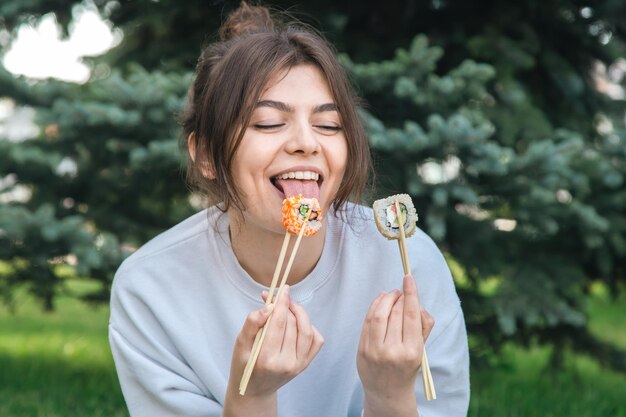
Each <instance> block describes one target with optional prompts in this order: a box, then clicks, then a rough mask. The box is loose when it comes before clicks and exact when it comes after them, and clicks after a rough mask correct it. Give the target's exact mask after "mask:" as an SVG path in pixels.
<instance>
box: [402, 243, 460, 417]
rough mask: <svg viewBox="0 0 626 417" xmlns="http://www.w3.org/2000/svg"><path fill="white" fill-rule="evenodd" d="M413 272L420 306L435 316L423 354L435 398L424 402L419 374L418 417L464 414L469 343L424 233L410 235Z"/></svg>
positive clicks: (439, 260)
mask: <svg viewBox="0 0 626 417" xmlns="http://www.w3.org/2000/svg"><path fill="white" fill-rule="evenodd" d="M414 239H415V240H416V242H414V243H417V245H416V246H413V249H414V251H413V253H412V257H413V259H414V260H415V265H414V267H413V273H414V276H415V277H416V282H417V286H418V288H419V291H420V301H421V303H422V306H423V307H424V308H426V310H428V312H429V313H430V314H431V315H432V316H433V317H434V319H435V327H434V328H433V330H432V332H431V334H430V337H429V338H428V340H427V341H426V353H427V355H428V362H429V365H430V370H431V372H432V375H433V383H434V385H435V391H436V393H437V399H435V400H432V401H427V400H426V397H425V396H424V387H423V384H422V378H421V375H419V376H418V380H417V384H416V393H417V397H416V398H417V403H418V409H419V414H420V417H444V416H445V417H461V416H463V417H464V416H466V415H467V411H468V407H469V397H470V381H469V346H468V340H467V330H466V327H465V319H464V316H463V310H462V308H461V302H460V300H459V297H458V295H457V292H456V288H455V285H454V280H453V279H452V274H451V273H450V269H449V268H448V264H447V262H446V260H445V258H444V257H443V254H442V253H441V251H440V250H439V249H438V248H437V246H436V245H435V244H434V242H433V241H432V240H431V239H430V238H429V237H428V236H426V235H425V234H419V235H418V236H416V237H415V238H414Z"/></svg>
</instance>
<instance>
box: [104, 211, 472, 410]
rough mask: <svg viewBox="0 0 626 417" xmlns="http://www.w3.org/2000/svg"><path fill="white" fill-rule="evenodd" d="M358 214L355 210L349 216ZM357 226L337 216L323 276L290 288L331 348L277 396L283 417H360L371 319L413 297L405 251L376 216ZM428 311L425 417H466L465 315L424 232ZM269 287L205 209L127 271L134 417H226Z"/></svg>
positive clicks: (116, 300)
mask: <svg viewBox="0 0 626 417" xmlns="http://www.w3.org/2000/svg"><path fill="white" fill-rule="evenodd" d="M350 209H351V210H352V209H355V207H354V206H350ZM356 211H357V212H358V213H361V216H355V215H353V216H352V220H351V221H350V224H347V223H346V222H344V221H343V220H341V219H339V218H337V217H335V216H333V215H329V216H327V221H326V227H328V230H327V233H326V237H325V244H324V250H323V252H322V256H321V258H320V260H319V262H318V263H317V265H316V267H315V269H314V270H313V271H312V272H311V273H310V274H309V276H307V277H306V278H305V279H304V280H303V281H301V282H300V283H298V284H296V285H294V286H292V287H291V297H292V299H293V300H294V301H296V302H298V303H299V304H301V305H302V306H303V307H304V309H305V310H306V311H307V313H308V315H309V318H310V320H311V322H312V324H313V325H314V326H315V327H316V328H317V329H318V330H319V331H320V333H321V334H322V336H323V337H324V339H325V343H324V346H323V347H322V350H321V351H320V353H319V354H318V355H317V356H316V357H315V359H314V360H313V362H312V363H311V364H310V365H309V367H308V368H307V369H306V370H305V371H304V372H302V373H301V374H300V375H298V376H297V377H296V378H294V379H293V380H292V381H290V382H289V383H288V384H286V385H285V386H284V387H282V388H281V389H280V390H279V392H278V407H279V416H281V417H335V416H336V417H358V416H361V413H362V409H363V388H362V385H361V382H360V380H359V376H358V373H357V369H356V354H357V347H358V343H359V338H360V333H361V328H362V325H363V319H364V318H365V314H366V312H367V310H368V308H369V306H370V304H371V303H372V301H373V300H374V298H376V296H377V295H378V294H379V293H380V292H381V291H391V290H393V289H396V288H401V286H402V276H403V271H402V263H401V258H400V254H399V251H398V245H397V242H394V241H388V240H386V239H385V238H384V237H383V236H382V235H381V234H380V233H379V232H378V230H377V229H376V226H375V224H374V221H373V220H372V212H371V210H369V209H367V208H363V209H362V210H361V209H360V208H358V209H356ZM407 243H408V253H409V259H410V262H411V265H412V272H413V276H414V277H415V279H416V282H417V286H418V289H419V296H420V303H421V305H422V306H423V307H424V308H425V309H426V310H427V311H428V312H429V313H430V314H431V315H432V316H433V317H434V319H435V322H436V323H435V327H434V328H433V330H432V332H431V334H430V337H429V338H428V341H427V343H426V350H427V352H428V359H429V363H430V368H431V371H432V376H433V380H434V384H435V388H436V391H437V399H436V400H434V401H426V400H425V398H424V394H423V387H422V380H421V378H420V377H418V378H417V383H416V386H415V390H416V392H417V401H418V409H419V413H420V416H421V417H444V416H445V417H461V416H465V415H466V414H467V409H468V404H469V359H468V344H467V334H466V330H465V323H464V319H463V312H462V311H461V306H460V303H459V298H458V296H457V294H456V291H455V288H454V283H453V281H452V278H451V275H450V272H449V270H448V267H447V265H446V263H445V260H444V258H443V256H442V255H441V253H440V251H439V250H438V249H437V247H436V246H435V244H434V243H433V242H432V240H431V239H430V238H429V237H428V236H426V235H425V234H424V233H423V232H422V231H421V230H419V229H418V231H417V232H416V234H415V235H414V236H413V237H411V238H409V239H408V240H407ZM266 289H267V288H266V287H264V286H262V285H260V284H258V283H257V282H255V281H254V280H252V278H251V277H250V276H249V275H248V274H247V273H246V272H245V271H244V269H243V268H242V267H241V266H240V265H239V263H238V262H237V259H236V257H235V255H234V253H233V251H232V248H231V244H230V239H229V235H228V216H227V215H225V214H222V213H221V212H219V211H218V210H217V209H216V208H215V207H213V208H210V209H208V210H204V211H202V212H200V213H198V214H196V215H194V216H192V217H190V218H188V219H186V220H185V221H183V222H181V223H180V224H178V225H176V226H174V227H173V228H171V229H170V230H168V231H166V232H164V233H162V234H161V235H159V236H157V237H156V238H154V239H153V240H151V241H150V242H148V243H147V244H146V245H144V246H143V247H142V248H140V249H139V250H138V251H137V252H135V253H134V254H133V255H132V256H130V257H129V258H128V259H127V260H126V261H125V262H124V263H123V264H122V266H121V267H120V268H119V270H118V272H117V274H116V276H115V280H114V283H113V292H112V298H111V319H110V325H109V339H110V343H111V348H112V351H113V356H114V359H115V364H116V367H117V372H118V376H119V379H120V383H121V387H122V391H123V393H124V397H125V399H126V403H127V405H128V408H129V410H130V413H131V415H132V416H133V417H140V416H145V417H174V416H176V417H196V416H197V417H200V416H203V417H219V416H220V415H221V413H222V408H223V404H224V396H225V392H226V386H227V383H228V378H229V371H230V362H231V356H232V350H233V346H234V342H235V339H236V337H237V335H238V333H239V331H240V330H241V327H242V325H243V323H244V321H245V318H246V316H247V315H248V313H249V312H250V311H252V310H256V309H259V308H261V307H262V301H261V297H260V294H261V291H263V290H266Z"/></svg>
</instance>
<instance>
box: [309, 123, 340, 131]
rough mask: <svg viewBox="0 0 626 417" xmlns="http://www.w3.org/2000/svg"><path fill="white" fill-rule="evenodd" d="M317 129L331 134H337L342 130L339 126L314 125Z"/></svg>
mask: <svg viewBox="0 0 626 417" xmlns="http://www.w3.org/2000/svg"><path fill="white" fill-rule="evenodd" d="M315 127H316V128H318V129H324V130H329V131H332V132H339V131H340V130H343V127H341V126H333V125H316V126H315Z"/></svg>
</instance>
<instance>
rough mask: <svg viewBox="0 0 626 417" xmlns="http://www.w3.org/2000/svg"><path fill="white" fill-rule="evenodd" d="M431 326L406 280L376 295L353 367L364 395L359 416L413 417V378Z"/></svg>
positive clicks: (409, 278) (412, 282)
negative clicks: (357, 374) (401, 287)
mask: <svg viewBox="0 0 626 417" xmlns="http://www.w3.org/2000/svg"><path fill="white" fill-rule="evenodd" d="M434 324H435V322H434V320H433V318H432V317H431V316H430V314H428V312H426V310H423V309H421V308H420V303H419V298H418V294H417V286H416V285H415V280H414V279H413V277H412V276H410V275H407V276H405V277H404V281H403V291H402V292H400V291H399V290H395V291H392V292H390V293H382V294H380V295H379V296H378V297H377V298H376V299H375V300H374V301H373V302H372V305H371V306H370V308H369V311H368V312H367V316H366V317H365V323H364V324H363V330H362V332H361V340H360V342H359V350H358V355H357V368H358V371H359V376H360V378H361V382H362V383H363V388H364V391H365V415H366V416H367V415H397V416H399V415H415V414H416V412H417V404H416V399H415V380H416V378H417V373H418V370H419V367H420V365H421V363H422V357H423V351H424V343H425V341H426V339H427V338H428V335H429V334H430V331H431V329H432V328H433V326H434Z"/></svg>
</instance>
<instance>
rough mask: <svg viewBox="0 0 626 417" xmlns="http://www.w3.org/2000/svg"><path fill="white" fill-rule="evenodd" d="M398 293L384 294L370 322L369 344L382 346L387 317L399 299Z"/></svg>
mask: <svg viewBox="0 0 626 417" xmlns="http://www.w3.org/2000/svg"><path fill="white" fill-rule="evenodd" d="M400 294H401V293H400V291H398V290H394V291H392V292H390V293H388V294H385V295H384V296H383V297H382V298H381V300H380V302H379V303H378V306H376V311H374V315H373V316H372V319H371V321H370V329H369V342H370V343H374V344H382V343H383V342H384V341H385V335H386V334H387V326H388V324H389V315H390V314H391V309H392V308H393V305H394V304H395V303H396V301H397V300H398V298H400Z"/></svg>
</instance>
